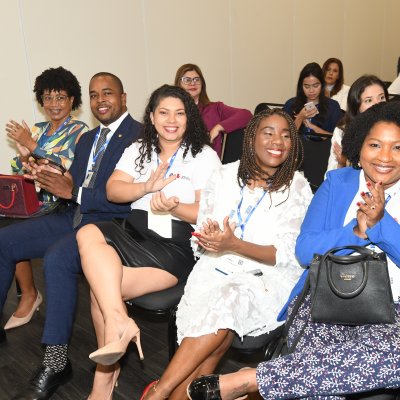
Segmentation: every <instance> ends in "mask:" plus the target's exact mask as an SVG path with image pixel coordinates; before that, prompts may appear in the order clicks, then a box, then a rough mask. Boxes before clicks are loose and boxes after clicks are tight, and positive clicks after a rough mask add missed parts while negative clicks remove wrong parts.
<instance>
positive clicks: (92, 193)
mask: <svg viewBox="0 0 400 400" xmlns="http://www.w3.org/2000/svg"><path fill="white" fill-rule="evenodd" d="M99 129H100V128H99V127H97V128H95V129H92V130H91V131H89V132H87V133H85V134H84V135H82V136H81V138H80V139H79V142H78V144H77V146H76V150H75V157H74V161H73V162H72V165H71V168H70V169H69V172H70V173H71V175H72V177H73V180H74V185H75V186H82V184H83V182H84V180H85V177H86V169H87V164H88V161H89V157H90V152H91V151H92V147H93V143H94V140H95V138H96V134H97V133H98V131H99ZM140 131H141V124H140V123H139V122H137V121H135V120H134V119H133V118H132V117H131V116H130V115H127V117H126V118H125V119H124V120H123V121H122V123H121V125H120V126H119V127H118V129H117V131H116V132H115V133H114V135H113V136H112V138H111V140H110V142H109V143H108V146H107V148H106V150H105V153H104V156H103V159H102V161H101V164H100V168H99V171H98V173H97V177H96V181H95V184H94V187H93V188H82V196H81V205H80V211H81V213H82V214H83V220H82V223H87V222H89V221H90V222H92V221H101V220H110V219H112V218H114V217H123V215H121V213H124V214H125V215H126V214H128V213H129V212H130V203H129V204H117V203H111V202H110V201H108V200H107V197H106V183H107V180H108V178H109V177H110V175H111V174H112V172H113V171H114V169H115V165H116V163H117V162H118V161H119V159H120V158H121V155H122V153H123V151H124V149H125V148H126V147H127V146H129V145H130V144H131V143H133V142H134V141H135V140H136V139H137V138H138V136H139V133H140ZM132 162H134V160H132Z"/></svg>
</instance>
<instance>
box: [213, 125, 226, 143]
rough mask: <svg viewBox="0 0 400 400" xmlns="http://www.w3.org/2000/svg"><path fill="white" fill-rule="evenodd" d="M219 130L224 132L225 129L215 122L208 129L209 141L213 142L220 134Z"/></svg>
mask: <svg viewBox="0 0 400 400" xmlns="http://www.w3.org/2000/svg"><path fill="white" fill-rule="evenodd" d="M220 132H225V129H224V127H223V126H222V125H220V124H217V125H215V126H214V128H212V129H211V130H210V142H211V143H214V140H215V138H216V137H217V136H218V135H219V134H220Z"/></svg>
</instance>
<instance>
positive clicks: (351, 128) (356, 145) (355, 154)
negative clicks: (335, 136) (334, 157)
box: [342, 101, 400, 169]
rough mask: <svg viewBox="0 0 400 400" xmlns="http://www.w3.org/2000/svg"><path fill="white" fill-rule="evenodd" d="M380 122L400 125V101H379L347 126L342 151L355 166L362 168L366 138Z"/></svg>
mask: <svg viewBox="0 0 400 400" xmlns="http://www.w3.org/2000/svg"><path fill="white" fill-rule="evenodd" d="M378 122H390V123H393V124H396V125H397V126H399V127H400V102H398V101H392V102H388V103H385V102H384V103H379V104H376V105H374V106H373V107H371V108H370V109H368V110H367V111H364V112H363V113H361V114H359V115H357V116H356V117H355V118H354V119H353V121H352V122H351V123H350V124H349V125H348V126H347V127H346V129H345V132H344V135H343V139H342V152H343V154H344V155H345V156H346V157H347V159H348V160H349V161H350V163H351V165H352V166H353V168H356V169H360V168H361V167H360V166H359V161H360V152H361V148H362V145H363V143H364V141H365V138H366V137H367V136H368V134H369V132H370V131H371V129H372V128H373V126H374V125H375V124H377V123H378Z"/></svg>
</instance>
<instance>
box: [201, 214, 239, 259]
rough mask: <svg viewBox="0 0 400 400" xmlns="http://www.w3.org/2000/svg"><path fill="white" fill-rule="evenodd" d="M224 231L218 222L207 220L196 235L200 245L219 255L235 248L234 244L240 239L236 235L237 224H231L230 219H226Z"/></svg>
mask: <svg viewBox="0 0 400 400" xmlns="http://www.w3.org/2000/svg"><path fill="white" fill-rule="evenodd" d="M223 225H224V226H223V230H222V229H221V228H220V226H219V224H218V222H217V221H212V220H211V219H207V222H203V227H202V228H201V229H200V233H198V234H196V235H194V236H196V237H198V239H199V240H198V244H199V245H200V246H201V247H203V248H204V249H206V250H207V251H210V252H213V253H219V252H223V251H227V250H231V249H232V248H234V244H235V242H236V241H237V240H240V239H238V238H237V237H236V236H235V235H234V231H235V228H236V224H235V223H234V222H233V223H229V217H225V218H224V221H223Z"/></svg>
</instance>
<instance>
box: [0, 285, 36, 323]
mask: <svg viewBox="0 0 400 400" xmlns="http://www.w3.org/2000/svg"><path fill="white" fill-rule="evenodd" d="M42 302H43V297H42V294H41V293H40V292H39V290H38V292H37V297H36V300H35V302H34V303H33V306H32V308H31V310H30V311H29V313H28V315H26V316H25V317H21V318H19V317H14V314H13V315H11V317H10V319H9V320H8V321H7V323H6V324H5V326H4V330H8V329H13V328H17V327H19V326H22V325H25V324H27V323H28V322H29V321H30V320H31V319H32V317H33V314H34V313H35V311H39V306H40V305H41V304H42Z"/></svg>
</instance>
